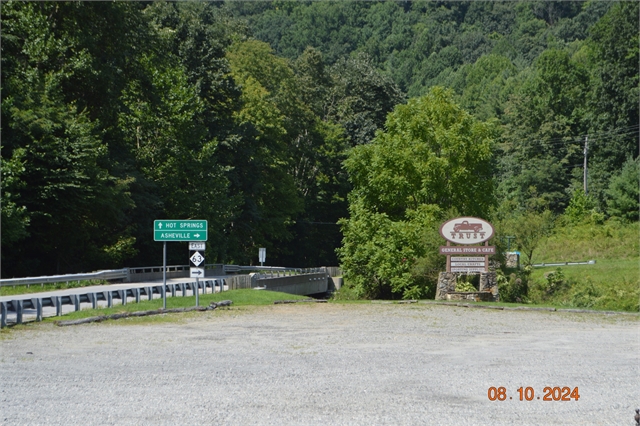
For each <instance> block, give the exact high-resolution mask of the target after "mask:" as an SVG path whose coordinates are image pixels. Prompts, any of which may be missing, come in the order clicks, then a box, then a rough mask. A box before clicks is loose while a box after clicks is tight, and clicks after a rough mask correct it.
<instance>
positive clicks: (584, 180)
mask: <svg viewBox="0 0 640 426" xmlns="http://www.w3.org/2000/svg"><path fill="white" fill-rule="evenodd" d="M588 152H589V136H588V135H587V136H585V137H584V178H583V186H584V195H588V192H587V191H588V188H589V185H588V184H587V153H588Z"/></svg>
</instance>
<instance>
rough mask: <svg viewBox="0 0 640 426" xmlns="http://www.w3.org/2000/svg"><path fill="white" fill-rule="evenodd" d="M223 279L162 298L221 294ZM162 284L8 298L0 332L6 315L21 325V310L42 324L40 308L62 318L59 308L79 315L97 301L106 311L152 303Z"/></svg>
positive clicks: (178, 286)
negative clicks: (129, 302)
mask: <svg viewBox="0 0 640 426" xmlns="http://www.w3.org/2000/svg"><path fill="white" fill-rule="evenodd" d="M226 281H227V280H226V279H222V278H219V279H212V280H199V282H182V283H168V284H166V287H165V294H166V295H167V297H168V296H169V295H171V297H176V293H177V292H180V293H181V295H182V296H183V297H186V296H187V295H188V294H187V292H188V291H190V292H191V294H192V295H194V294H195V292H196V291H198V292H200V291H202V294H206V293H207V288H210V289H211V293H215V292H216V287H217V288H218V292H222V291H224V287H225V285H226V286H227V288H228V287H229V286H228V284H227V282H226ZM162 286H163V284H162V283H159V284H153V285H146V284H142V285H140V284H138V285H137V286H136V285H131V287H124V288H122V287H121V288H116V289H113V290H111V289H107V290H105V289H104V287H103V288H100V289H98V288H94V287H84V288H78V289H75V290H73V291H71V292H70V293H68V294H64V293H61V292H56V293H54V294H51V293H48V294H41V293H33V294H28V295H19V296H10V297H11V299H10V300H2V301H0V328H4V327H6V326H7V317H8V313H9V311H12V312H15V315H16V320H15V322H16V324H22V322H23V315H24V311H25V309H31V310H35V316H36V321H42V317H43V308H47V307H54V308H55V309H56V316H60V315H62V306H63V305H73V306H74V308H75V310H76V311H79V310H80V308H81V304H82V303H90V304H91V307H92V308H93V309H96V308H97V306H98V302H99V301H105V302H106V303H107V307H112V306H113V304H114V300H117V299H120V303H121V304H122V305H126V304H127V298H134V300H135V303H139V302H140V300H142V298H143V297H145V298H146V299H148V300H153V295H154V294H155V295H159V296H161V295H162Z"/></svg>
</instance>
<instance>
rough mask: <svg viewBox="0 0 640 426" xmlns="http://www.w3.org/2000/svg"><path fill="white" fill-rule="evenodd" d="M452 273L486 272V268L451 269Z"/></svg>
mask: <svg viewBox="0 0 640 426" xmlns="http://www.w3.org/2000/svg"><path fill="white" fill-rule="evenodd" d="M451 272H467V273H468V272H485V270H484V268H474V267H468V268H454V267H451Z"/></svg>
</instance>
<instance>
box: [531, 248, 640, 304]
mask: <svg viewBox="0 0 640 426" xmlns="http://www.w3.org/2000/svg"><path fill="white" fill-rule="evenodd" d="M558 270H559V271H561V274H562V277H561V278H562V279H561V282H559V283H558V285H557V289H556V291H555V292H552V293H550V292H549V284H548V282H549V280H548V279H547V278H546V276H547V275H548V274H550V273H554V274H555V273H557V271H558ZM531 281H532V284H533V285H531V286H530V292H529V295H530V298H531V300H532V301H534V302H537V303H543V302H547V303H552V304H554V305H557V306H561V307H565V308H566V307H572V308H588V309H604V310H624V311H634V312H638V310H639V309H640V304H639V301H640V258H638V257H635V258H634V257H629V258H623V259H606V258H605V259H597V260H596V264H595V265H574V266H566V267H560V268H557V267H549V268H535V269H534V271H533V273H532V276H531Z"/></svg>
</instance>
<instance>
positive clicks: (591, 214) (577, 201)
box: [564, 189, 604, 224]
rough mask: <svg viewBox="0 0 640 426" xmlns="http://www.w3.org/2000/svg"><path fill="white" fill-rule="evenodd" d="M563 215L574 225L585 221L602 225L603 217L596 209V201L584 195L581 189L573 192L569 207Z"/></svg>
mask: <svg viewBox="0 0 640 426" xmlns="http://www.w3.org/2000/svg"><path fill="white" fill-rule="evenodd" d="M564 215H565V217H566V218H567V219H568V220H569V221H570V222H571V223H574V224H576V223H580V222H585V221H586V222H594V223H602V222H603V220H604V215H603V214H602V213H599V212H598V211H597V209H596V200H594V199H593V198H592V197H590V196H588V195H585V193H584V191H583V190H582V189H578V190H576V191H575V192H574V194H573V197H571V201H569V205H568V206H567V208H566V209H565V211H564Z"/></svg>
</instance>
